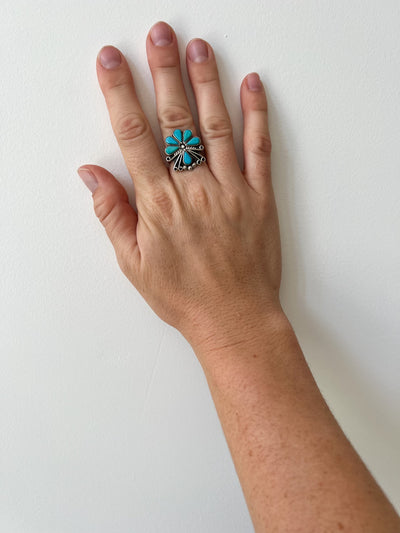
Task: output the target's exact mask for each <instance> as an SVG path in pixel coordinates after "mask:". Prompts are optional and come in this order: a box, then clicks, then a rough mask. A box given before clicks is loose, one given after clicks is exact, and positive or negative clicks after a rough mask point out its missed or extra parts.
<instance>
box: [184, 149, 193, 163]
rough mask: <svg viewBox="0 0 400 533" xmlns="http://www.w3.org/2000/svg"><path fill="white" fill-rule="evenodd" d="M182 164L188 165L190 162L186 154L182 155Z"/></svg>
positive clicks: (190, 159)
mask: <svg viewBox="0 0 400 533" xmlns="http://www.w3.org/2000/svg"><path fill="white" fill-rule="evenodd" d="M183 162H184V163H185V165H190V163H191V162H192V158H191V157H190V155H189V154H188V153H187V152H185V153H184V154H183Z"/></svg>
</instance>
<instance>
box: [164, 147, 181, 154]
mask: <svg viewBox="0 0 400 533" xmlns="http://www.w3.org/2000/svg"><path fill="white" fill-rule="evenodd" d="M178 148H179V146H167V147H166V149H165V153H166V154H168V155H171V154H174V153H175V152H176V151H177V150H178Z"/></svg>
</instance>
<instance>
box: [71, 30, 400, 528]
mask: <svg viewBox="0 0 400 533" xmlns="http://www.w3.org/2000/svg"><path fill="white" fill-rule="evenodd" d="M168 36H169V37H170V42H168ZM152 38H153V39H152ZM157 42H158V45H157V44H155V43H157ZM201 46H202V47H203V51H202V53H200V56H199V54H198V56H197V60H193V58H194V52H195V51H196V50H197V52H199V50H200V51H201ZM146 50H147V57H148V62H149V66H150V69H151V73H152V76H153V82H154V87H155V93H156V101H157V115H158V119H159V123H160V128H161V133H162V135H163V137H164V138H165V137H166V136H167V135H170V134H171V132H172V131H173V130H174V129H176V128H179V129H191V130H192V131H193V133H194V134H196V133H197V132H196V127H195V126H194V123H193V118H192V114H191V111H190V108H189V105H188V101H187V98H186V94H185V90H184V87H183V83H182V78H181V71H180V61H179V54H178V47H177V40H176V36H175V34H174V32H173V30H172V28H170V26H168V25H166V24H165V23H162V22H160V23H157V24H156V25H155V26H153V28H152V29H151V30H150V32H149V35H148V37H147V40H146ZM186 52H187V53H186V67H187V71H188V74H189V77H190V81H191V84H192V88H193V91H194V94H195V98H196V105H197V108H198V114H199V125H200V131H199V132H198V133H199V134H200V136H201V139H202V143H203V144H204V145H205V149H206V156H207V163H206V164H203V165H201V166H200V167H197V168H196V169H195V170H193V171H190V172H189V171H184V172H181V173H180V172H176V171H174V170H173V169H172V164H171V167H170V168H168V167H167V166H166V164H165V162H164V159H163V157H162V155H161V154H160V150H159V148H158V146H157V144H156V142H155V140H154V137H153V135H152V131H151V128H150V126H149V123H148V121H147V119H146V117H145V115H144V113H143V111H142V109H141V107H140V104H139V102H138V99H137V97H136V94H135V89H134V83H133V79H132V75H131V72H130V70H129V68H128V65H127V62H126V59H125V58H124V57H123V55H122V54H121V53H120V52H118V50H117V49H115V48H113V47H109V46H107V47H104V48H103V49H102V50H101V51H100V52H99V56H98V58H97V63H96V68H97V75H98V80H99V84H100V87H101V90H102V92H103V94H104V97H105V101H106V104H107V108H108V111H109V115H110V119H111V125H112V128H113V131H114V133H115V136H116V138H117V141H118V143H119V146H120V148H121V152H122V155H123V157H124V160H125V162H126V165H127V168H128V170H129V172H130V175H131V176H132V180H133V183H134V187H135V193H136V209H134V207H132V206H131V205H130V203H129V201H128V196H127V193H126V191H125V190H124V188H123V187H122V186H121V184H120V183H119V182H118V181H117V180H116V179H115V178H114V177H113V176H112V175H111V174H110V173H109V172H108V171H107V170H106V169H104V168H101V167H99V166H96V165H84V166H83V167H81V168H80V169H79V171H78V172H79V174H80V176H81V177H82V179H83V180H84V181H85V183H86V184H87V185H88V187H89V188H90V190H91V191H92V194H93V203H94V210H95V213H96V215H97V217H98V218H99V220H100V221H101V223H102V224H103V226H104V228H105V230H106V232H107V235H108V236H109V238H110V240H111V243H112V245H113V247H114V249H115V253H116V257H117V260H118V263H119V265H120V267H121V269H122V271H123V272H124V274H125V275H126V276H127V277H128V279H129V280H130V281H131V282H132V284H133V285H134V286H135V287H136V289H137V290H138V291H139V292H140V293H141V294H142V296H143V298H145V300H146V301H147V302H148V304H149V305H150V306H151V307H152V308H153V310H154V311H155V312H156V313H157V315H158V316H159V317H160V318H161V319H162V320H164V321H165V322H167V323H168V324H170V325H172V326H174V327H175V328H177V329H178V330H179V331H180V332H181V333H182V334H183V335H184V336H185V338H186V339H187V340H188V341H189V342H190V344H191V346H192V347H193V350H194V352H195V353H196V355H197V357H198V359H199V361H200V363H201V365H202V368H203V369H204V372H205V375H206V378H207V381H208V384H209V387H210V391H211V394H212V396H213V400H214V403H215V406H216V409H217V412H218V416H219V418H220V421H221V425H222V427H223V430H224V433H225V436H226V440H227V443H228V446H229V449H230V452H231V454H232V458H233V461H234V464H235V467H236V471H237V473H238V477H239V480H240V483H241V485H242V488H243V493H244V496H245V498H246V502H247V505H248V508H249V511H250V514H251V518H252V520H253V524H254V528H255V531H256V532H257V533H261V532H269V533H270V532H287V531H291V532H292V531H293V532H307V533H310V532H318V533H321V532H331V531H332V532H333V531H351V532H360V533H361V532H363V533H365V532H371V533H372V532H374V533H377V532H382V533H395V532H400V520H399V518H398V516H397V514H396V512H395V511H394V509H393V507H392V505H391V504H390V502H389V501H388V499H387V498H386V496H385V495H384V493H383V492H382V490H381V489H380V488H379V486H378V485H377V484H376V482H375V480H374V479H373V477H372V476H371V474H370V473H369V471H368V470H367V468H366V467H365V465H364V464H363V462H362V461H361V459H360V458H359V456H358V455H357V453H356V452H355V450H354V449H353V448H352V446H351V444H350V443H349V441H348V440H347V438H346V437H345V435H344V434H343V432H342V430H341V429H340V427H339V425H338V424H337V422H336V421H335V419H334V417H333V416H332V414H331V412H330V411H329V409H328V407H327V405H326V403H325V401H324V399H323V398H322V396H321V394H320V392H319V390H318V387H317V385H316V383H315V381H314V379H313V377H312V375H311V372H310V370H309V368H308V366H307V364H306V362H305V359H304V356H303V353H302V351H301V348H300V346H299V343H298V341H297V338H296V335H295V333H294V331H293V328H292V326H291V324H290V323H289V321H288V319H287V317H286V315H285V314H284V312H283V310H282V307H281V304H280V299H279V288H280V283H281V249H280V236H279V222H278V215H277V209H276V204H275V199H274V194H273V189H272V184H271V171H270V154H271V142H270V136H269V132H268V108H267V100H266V95H265V90H264V88H263V86H262V84H261V82H260V81H259V78H258V75H257V74H255V73H252V74H249V75H247V76H246V78H245V79H244V80H243V82H242V85H241V88H240V101H241V107H242V111H243V118H244V141H243V150H244V170H243V171H242V170H241V169H240V167H239V164H238V162H237V159H236V156H235V151H234V146H233V138H232V126H231V122H230V119H229V116H228V113H227V110H226V107H225V104H224V100H223V96H222V93H221V89H220V84H219V79H218V71H217V66H216V62H215V56H214V53H213V50H212V48H211V46H210V45H209V44H208V43H205V41H201V40H199V39H195V40H193V41H191V42H190V43H189V44H188V47H187V51H186ZM113 54H114V56H115V57H116V59H115V60H112V57H113ZM100 58H103V60H104V58H106V59H107V58H108V67H110V66H111V67H112V68H105V66H103V65H102V63H101V59H100ZM118 58H120V64H118ZM201 58H202V59H203V60H201V61H200V59H201Z"/></svg>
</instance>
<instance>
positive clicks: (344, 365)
mask: <svg viewBox="0 0 400 533" xmlns="http://www.w3.org/2000/svg"><path fill="white" fill-rule="evenodd" d="M267 92H268V94H267V96H268V105H269V117H270V118H269V123H270V130H271V138H272V145H273V154H272V167H273V169H272V170H273V171H272V179H273V186H274V191H275V196H276V199H277V204H278V212H279V221H280V228H281V238H282V255H283V276H282V277H283V284H282V288H281V300H282V306H283V308H284V310H285V312H286V313H287V315H288V318H289V319H290V321H291V323H292V325H293V327H294V330H295V332H296V335H297V337H298V340H299V342H300V344H301V347H302V349H303V351H304V354H305V357H306V359H307V361H308V363H309V365H310V368H311V370H312V372H313V375H314V377H315V378H316V381H317V383H318V385H319V387H320V389H321V392H322V393H323V395H324V397H325V399H326V401H327V402H328V404H329V406H330V407H331V409H332V411H333V413H334V415H335V416H336V418H337V419H338V421H339V422H340V425H341V427H342V429H343V430H344V432H345V433H346V435H347V436H348V438H349V439H350V440H351V442H352V444H353V445H354V446H355V448H356V449H357V451H358V453H359V454H360V456H361V457H362V459H363V460H364V462H365V463H366V465H367V466H368V468H369V469H370V470H371V472H372V474H373V475H374V476H375V478H376V479H377V481H378V483H379V484H380V485H381V487H382V489H383V490H384V491H385V492H387V493H388V496H389V498H390V499H391V501H392V503H393V504H394V505H395V506H396V507H397V509H398V510H400V465H399V461H398V459H399V450H400V422H399V416H398V406H397V405H393V402H392V403H389V400H388V399H387V396H386V398H385V391H384V390H382V389H381V388H380V386H379V384H380V380H379V377H378V376H374V375H372V372H371V371H370V372H369V367H368V364H366V365H364V366H363V365H361V364H360V358H361V356H362V352H363V351H364V350H365V348H364V345H363V346H360V347H359V349H357V348H355V347H354V342H355V341H354V340H353V339H351V338H350V337H349V335H350V332H349V330H346V329H345V328H343V335H340V334H338V333H337V331H335V327H334V326H333V325H332V324H329V323H328V322H327V318H325V320H324V316H325V313H324V312H323V309H322V312H321V315H316V313H315V310H313V309H310V307H309V305H308V304H307V298H306V295H305V293H304V287H305V286H306V275H305V273H306V268H307V266H306V259H305V258H304V252H303V250H302V249H301V244H299V238H298V232H297V229H296V228H297V227H298V224H297V221H296V216H297V215H296V210H295V209H293V208H292V206H295V205H296V204H298V199H297V198H296V197H295V196H296V194H297V191H296V190H295V189H296V187H295V185H296V184H295V183H293V180H294V178H293V177H294V176H295V175H296V174H298V171H297V172H296V170H295V169H294V167H293V151H292V149H291V148H292V143H291V139H292V140H293V143H294V144H293V146H295V143H296V141H295V134H294V133H293V132H291V131H290V127H289V128H288V121H287V120H285V117H284V116H282V109H279V117H278V112H277V110H276V108H275V106H274V95H273V94H270V93H271V88H267ZM303 237H304V235H303ZM307 284H308V285H310V282H309V280H308V283H307ZM311 290H312V292H313V293H314V294H316V295H323V294H324V292H325V294H326V291H327V290H328V291H330V292H331V291H333V290H335V287H332V286H330V287H324V286H323V285H322V284H321V283H320V281H319V280H313V282H312V288H311ZM346 296H347V298H346ZM321 301H323V300H321ZM340 302H341V306H342V308H343V309H346V316H347V315H348V316H352V317H355V318H354V322H355V324H352V325H351V330H352V331H354V325H356V326H357V331H359V332H360V334H359V339H361V338H362V339H363V340H364V342H365V343H368V337H370V338H371V345H372V344H373V343H376V344H377V345H378V341H377V339H380V338H382V339H383V340H382V343H381V344H380V352H379V351H378V350H377V351H376V357H377V358H381V359H382V361H383V362H382V364H385V363H384V360H385V358H387V359H388V358H389V357H391V355H390V352H391V351H393V350H394V352H396V350H397V349H396V347H395V346H394V344H395V343H393V341H392V343H391V344H390V339H396V338H398V332H392V331H387V328H388V325H387V324H386V325H380V324H379V323H380V320H379V319H380V317H377V316H373V314H372V313H373V312H374V311H375V313H377V310H373V311H371V310H370V309H368V311H367V310H366V309H363V308H362V307H361V306H360V305H357V304H358V302H357V301H356V300H355V299H354V298H353V300H351V299H349V298H348V295H346V294H343V295H341V296H340ZM329 314H330V316H332V310H330V312H329ZM341 318H342V317H340V316H338V319H339V321H340V320H341ZM336 329H337V328H336ZM382 331H383V334H382ZM388 339H389V340H388ZM351 341H353V346H351ZM372 349H373V348H372V347H371V348H370V350H372ZM370 357H371V356H370ZM392 397H393V396H392Z"/></svg>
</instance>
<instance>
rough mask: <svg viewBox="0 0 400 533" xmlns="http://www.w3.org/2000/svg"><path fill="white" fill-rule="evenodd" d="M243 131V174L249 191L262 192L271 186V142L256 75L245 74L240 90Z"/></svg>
mask: <svg viewBox="0 0 400 533" xmlns="http://www.w3.org/2000/svg"><path fill="white" fill-rule="evenodd" d="M240 99H241V104H242V111H243V121H244V132H243V150H244V174H245V178H246V180H247V182H248V184H249V185H250V187H252V188H253V189H255V190H256V191H257V192H259V193H265V192H266V191H267V190H268V188H269V187H270V185H271V139H270V135H269V130H268V105H267V97H266V95H265V90H264V87H263V85H262V83H261V81H260V78H259V76H258V74H256V73H255V72H253V73H251V74H248V75H247V76H246V78H245V79H244V80H243V82H242V86H241V88H240Z"/></svg>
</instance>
